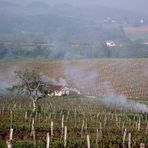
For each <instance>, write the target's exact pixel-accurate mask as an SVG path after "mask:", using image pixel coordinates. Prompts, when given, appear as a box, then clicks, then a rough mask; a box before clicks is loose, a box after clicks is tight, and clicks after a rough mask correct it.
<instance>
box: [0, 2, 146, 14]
mask: <svg viewBox="0 0 148 148" xmlns="http://www.w3.org/2000/svg"><path fill="white" fill-rule="evenodd" d="M0 1H1V0H0ZM3 1H11V2H16V3H19V4H21V3H22V4H25V3H30V2H32V1H42V2H48V3H49V4H51V5H52V4H60V3H69V4H72V5H96V4H97V5H103V6H107V7H115V8H123V9H128V10H129V9H131V10H135V11H137V10H140V11H143V12H148V10H147V6H148V0H3Z"/></svg>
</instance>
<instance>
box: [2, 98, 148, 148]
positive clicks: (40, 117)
mask: <svg viewBox="0 0 148 148" xmlns="http://www.w3.org/2000/svg"><path fill="white" fill-rule="evenodd" d="M100 99H101V98H99V97H95V98H90V97H87V96H71V97H69V96H68V97H54V98H46V99H43V100H41V101H40V103H39V104H38V108H37V112H36V115H35V123H36V126H35V129H36V139H37V147H46V146H47V143H48V144H49V147H64V146H65V147H72V148H75V147H100V148H108V147H110V148H117V147H125V148H126V147H128V148H130V147H132V148H138V147H140V145H141V148H142V145H145V146H146V147H147V146H148V145H147V141H148V115H147V114H146V113H142V112H139V113H138V112H134V111H133V110H132V109H129V110H122V111H121V110H118V108H112V107H106V106H104V105H103V104H102V103H101V102H100V101H99V100H100ZM143 101H144V100H143ZM144 102H145V104H147V103H148V102H147V101H146V100H145V101H144ZM0 108H1V111H0V133H1V134H0V147H6V141H7V140H9V139H11V141H12V145H13V147H17V148H18V147H33V142H32V137H31V136H30V129H31V104H30V100H28V99H26V98H12V97H10V98H9V97H7V98H1V100H0ZM10 129H13V132H12V131H11V130H10ZM11 132H12V133H11ZM47 139H50V140H49V141H48V142H47Z"/></svg>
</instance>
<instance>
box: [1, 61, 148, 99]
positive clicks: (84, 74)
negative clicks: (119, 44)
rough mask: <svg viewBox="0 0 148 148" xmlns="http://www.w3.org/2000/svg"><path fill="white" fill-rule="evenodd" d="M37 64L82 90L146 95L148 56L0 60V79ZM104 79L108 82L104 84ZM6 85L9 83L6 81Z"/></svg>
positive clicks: (134, 97) (102, 93) (44, 70)
mask: <svg viewBox="0 0 148 148" xmlns="http://www.w3.org/2000/svg"><path fill="white" fill-rule="evenodd" d="M34 67H40V69H41V71H43V73H45V74H46V75H47V76H48V77H49V78H51V79H55V81H58V80H59V79H60V78H62V79H65V81H66V82H67V83H68V85H69V86H72V87H76V88H77V89H78V90H80V91H81V92H82V93H83V94H86V93H87V94H92V95H99V96H104V95H105V94H106V93H107V92H108V87H110V89H113V90H114V91H115V93H117V94H118V95H125V96H127V97H128V98H133V99H136V98H137V99H138V98H145V99H146V98H148V79H147V77H148V59H110V60H109V59H101V60H78V61H71V62H70V61H67V62H66V61H40V62H29V63H27V62H24V63H21V62H19V63H11V64H10V63H8V64H0V73H1V76H0V80H1V82H3V81H6V82H7V81H8V83H10V82H11V81H12V80H11V79H13V71H15V70H18V69H24V68H31V69H32V68H34ZM106 83H107V85H108V86H105V85H106ZM7 85H8V84H7Z"/></svg>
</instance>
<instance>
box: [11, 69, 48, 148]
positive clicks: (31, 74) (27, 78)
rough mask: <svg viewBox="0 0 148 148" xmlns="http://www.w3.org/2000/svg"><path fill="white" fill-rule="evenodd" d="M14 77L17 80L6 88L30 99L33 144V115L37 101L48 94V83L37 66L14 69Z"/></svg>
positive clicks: (34, 138)
mask: <svg viewBox="0 0 148 148" xmlns="http://www.w3.org/2000/svg"><path fill="white" fill-rule="evenodd" d="M15 74H16V77H17V78H18V80H19V82H18V83H17V84H16V85H13V86H12V87H11V88H8V90H9V91H15V92H17V93H18V94H21V95H22V94H24V95H27V96H28V97H29V98H30V100H31V101H32V126H31V135H32V136H33V143H34V146H35V145H36V136H35V115H36V105H37V102H38V101H39V100H40V99H42V98H44V97H46V95H47V94H48V90H47V89H46V88H48V84H49V82H47V79H46V80H44V79H43V78H44V77H43V74H41V72H40V70H39V68H36V69H33V70H27V69H26V70H24V71H16V72H15Z"/></svg>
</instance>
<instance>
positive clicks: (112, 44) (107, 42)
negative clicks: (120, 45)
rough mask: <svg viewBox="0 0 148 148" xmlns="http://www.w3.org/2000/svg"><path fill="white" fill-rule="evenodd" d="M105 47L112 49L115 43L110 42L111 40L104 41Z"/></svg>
mask: <svg viewBox="0 0 148 148" xmlns="http://www.w3.org/2000/svg"><path fill="white" fill-rule="evenodd" d="M106 45H107V46H108V47H114V46H116V44H115V42H114V41H112V40H108V41H106Z"/></svg>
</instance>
